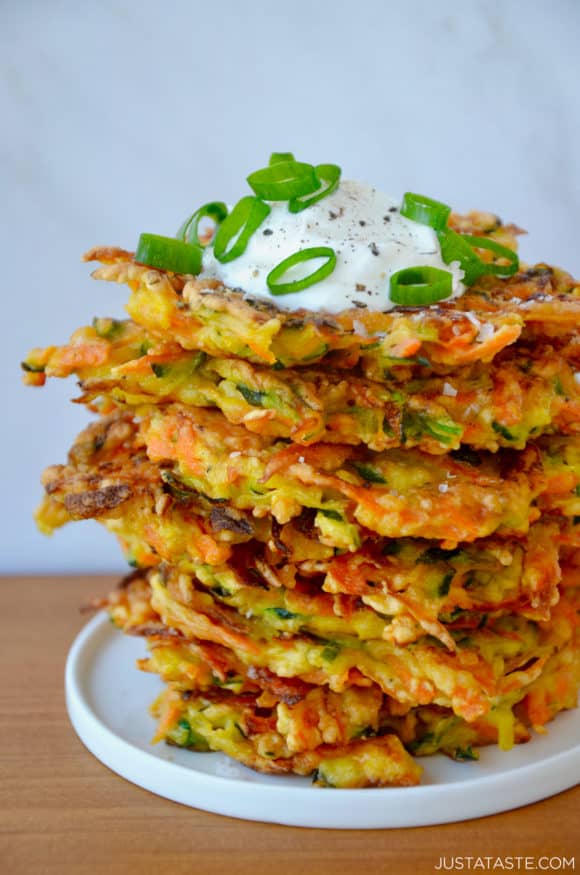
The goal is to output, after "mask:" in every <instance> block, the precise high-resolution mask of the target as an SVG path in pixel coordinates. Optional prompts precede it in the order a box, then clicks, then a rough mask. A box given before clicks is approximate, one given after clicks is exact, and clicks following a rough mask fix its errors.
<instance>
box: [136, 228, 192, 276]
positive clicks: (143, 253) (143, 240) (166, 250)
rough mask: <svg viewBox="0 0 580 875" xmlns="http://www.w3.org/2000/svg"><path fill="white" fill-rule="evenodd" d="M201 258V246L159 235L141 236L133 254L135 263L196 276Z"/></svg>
mask: <svg viewBox="0 0 580 875" xmlns="http://www.w3.org/2000/svg"><path fill="white" fill-rule="evenodd" d="M201 258H202V249H201V246H196V245H194V244H193V243H185V242H184V241H183V240H176V239H175V238H174V237H161V236H160V235H159V234H141V236H140V237H139V243H138V245H137V251H136V253H135V261H136V262H138V263H139V264H146V265H148V267H156V268H159V270H168V271H171V272H172V273H192V274H198V273H199V272H200V270H201Z"/></svg>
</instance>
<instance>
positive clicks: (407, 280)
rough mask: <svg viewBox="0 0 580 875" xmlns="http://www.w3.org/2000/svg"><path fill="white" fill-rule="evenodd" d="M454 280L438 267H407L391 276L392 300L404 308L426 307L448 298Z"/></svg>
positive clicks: (446, 271)
mask: <svg viewBox="0 0 580 875" xmlns="http://www.w3.org/2000/svg"><path fill="white" fill-rule="evenodd" d="M452 291H453V278H452V276H451V274H450V273H449V271H448V270H440V269H439V268H438V267H427V266H424V267H406V268H404V269H403V270H398V271H397V272H396V273H394V274H393V275H392V276H391V282H390V298H391V301H393V303H395V304H401V305H402V306H403V307H425V306H427V305H428V304H435V303H436V302H437V301H442V300H443V298H448V297H449V295H450V294H451V292H452Z"/></svg>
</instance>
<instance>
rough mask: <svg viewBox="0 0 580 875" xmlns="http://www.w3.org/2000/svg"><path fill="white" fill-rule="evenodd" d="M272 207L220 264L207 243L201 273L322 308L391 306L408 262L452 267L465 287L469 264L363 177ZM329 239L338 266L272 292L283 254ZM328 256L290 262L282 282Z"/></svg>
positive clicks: (278, 300) (279, 300)
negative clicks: (294, 207) (307, 201)
mask: <svg viewBox="0 0 580 875" xmlns="http://www.w3.org/2000/svg"><path fill="white" fill-rule="evenodd" d="M270 206H271V208H272V209H271V213H270V214H269V216H267V218H266V219H265V220H264V222H263V223H262V224H261V225H260V227H259V228H258V229H257V230H256V231H255V232H254V234H253V235H252V237H251V238H250V241H249V243H248V246H247V248H246V250H245V252H243V253H242V255H240V256H239V257H238V258H235V259H233V260H232V261H229V262H226V263H225V264H221V263H220V262H219V261H218V260H217V259H216V257H215V256H214V253H213V248H212V247H211V246H208V247H207V248H206V249H205V251H204V256H203V265H202V271H201V273H200V275H199V278H200V279H203V278H210V277H211V278H216V279H219V280H221V282H223V283H224V285H226V286H228V287H230V288H232V289H241V290H242V291H243V292H245V293H246V294H247V295H250V296H252V297H254V298H261V299H264V300H267V301H269V302H270V303H271V304H274V305H275V306H277V307H280V308H281V309H284V310H298V309H300V308H302V307H304V308H306V309H308V310H324V311H327V312H330V313H338V312H339V311H340V310H345V309H348V308H352V307H358V308H361V307H364V308H368V309H369V310H382V311H384V310H390V309H391V308H392V307H395V306H396V304H394V303H393V302H392V301H391V299H390V297H389V286H390V278H391V276H392V274H394V273H395V272H396V271H398V270H402V269H403V268H407V267H418V266H429V267H438V268H440V269H441V270H447V271H449V272H450V273H451V274H452V294H451V296H450V298H447V299H446V300H450V299H451V298H456V297H458V296H459V295H461V294H463V292H464V291H465V287H464V285H463V283H462V282H461V280H462V278H463V271H462V270H461V268H460V267H459V264H458V262H452V263H451V264H445V262H444V261H443V259H442V257H441V248H440V246H439V241H438V240H437V235H436V234H435V232H434V231H433V229H432V228H429V227H428V226H427V225H422V224H420V223H419V222H414V221H412V220H411V219H407V218H405V217H404V216H402V215H401V213H400V210H399V208H400V203H398V202H397V201H396V200H394V199H393V198H391V197H388V196H387V195H385V194H382V193H381V192H379V191H377V190H376V189H375V188H371V187H370V186H367V185H363V184H362V183H359V182H351V181H348V180H345V181H342V182H341V183H340V185H339V187H338V188H337V189H336V191H334V192H333V193H332V194H330V195H328V197H325V198H323V199H322V200H320V201H318V203H316V204H314V205H313V206H311V207H308V208H307V209H305V210H302V212H300V213H291V212H290V211H289V209H288V205H287V203H272V204H271V205H270ZM313 246H329V247H332V249H334V251H335V252H336V256H337V258H336V266H335V268H334V270H333V272H332V273H331V274H330V275H329V276H328V277H326V278H325V279H323V280H321V281H320V282H317V283H314V284H313V285H311V286H309V287H308V288H306V289H303V290H302V291H299V292H293V293H291V294H285V295H276V296H274V295H272V293H271V292H270V290H269V289H268V285H267V282H266V277H267V276H268V274H269V273H270V271H271V270H272V269H273V268H274V267H276V265H278V264H279V263H280V262H281V261H283V260H284V259H285V258H288V257H289V256H290V255H293V254H294V253H295V252H298V251H299V250H302V249H308V248H310V247H313ZM323 262H324V259H320V260H312V261H307V262H303V263H302V264H299V265H297V266H296V267H294V268H292V269H291V270H290V271H289V272H288V273H287V274H286V275H285V277H284V282H287V281H292V280H295V279H299V278H301V277H303V276H305V275H307V274H311V273H312V272H313V271H314V270H316V269H317V268H318V267H319V266H320V265H321V264H322V263H323Z"/></svg>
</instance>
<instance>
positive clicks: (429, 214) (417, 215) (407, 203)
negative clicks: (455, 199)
mask: <svg viewBox="0 0 580 875" xmlns="http://www.w3.org/2000/svg"><path fill="white" fill-rule="evenodd" d="M450 213H451V207H448V206H447V204H444V203H441V201H434V200H432V199H431V198H430V197H425V195H422V194H413V192H411V191H406V192H405V194H404V195H403V204H402V206H401V215H402V216H405V217H406V218H407V219H412V220H413V221H414V222H421V224H422V225H429V226H430V227H431V228H434V229H435V231H439V230H440V229H441V228H444V227H445V226H446V225H447V219H448V218H449V215H450Z"/></svg>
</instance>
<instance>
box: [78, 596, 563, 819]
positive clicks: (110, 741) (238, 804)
mask: <svg viewBox="0 0 580 875" xmlns="http://www.w3.org/2000/svg"><path fill="white" fill-rule="evenodd" d="M120 634H122V633H120V631H119V630H118V629H115V628H114V627H113V626H111V623H110V620H109V618H108V615H107V614H106V612H104V611H100V612H99V613H98V614H97V615H96V616H95V617H93V618H92V619H91V620H90V621H89V622H88V623H87V624H86V625H85V626H84V627H83V628H82V629H81V631H80V632H79V633H78V635H77V636H76V638H75V639H74V641H73V643H72V645H71V647H70V650H69V653H68V656H67V660H66V667H65V693H66V706H67V710H68V714H69V717H70V720H71V723H72V725H73V728H74V730H75V732H76V734H77V735H78V737H79V738H80V740H81V741H82V743H83V744H84V745H85V747H86V748H87V749H88V750H89V751H90V752H91V753H92V754H93V756H95V757H96V758H97V759H98V760H99V761H100V762H102V763H103V764H104V765H105V766H107V767H108V768H109V769H111V770H112V771H113V772H115V773H117V774H118V775H120V776H121V777H123V778H124V779H125V780H127V781H129V782H131V783H133V784H136V785H137V786H139V787H141V788H143V789H145V790H148V791H149V792H152V793H154V794H156V795H158V796H162V797H164V798H166V799H170V800H171V801H174V802H178V803H181V804H183V805H187V806H189V807H194V808H199V809H201V810H205V811H211V812H213V813H215V814H222V815H227V816H230V817H236V818H240V819H243V820H252V821H259V822H266V823H277V824H282V825H286V826H299V827H317V828H322V829H392V828H401V827H417V826H434V825H439V824H444V823H455V822H459V821H462V820H469V819H473V818H479V817H486V816H489V815H492V814H499V813H502V812H504V811H508V810H511V809H514V808H520V807H522V806H524V805H528V804H532V803H534V802H538V801H540V800H541V799H545V798H547V797H549V796H553V795H555V794H557V793H560V792H562V791H564V790H567V789H570V788H571V787H573V786H575V785H576V784H577V783H578V781H580V741H579V743H578V744H577V745H576V746H575V747H573V748H571V749H568V750H564V751H558V752H556V753H552V754H550V755H549V756H547V757H544V758H542V759H541V760H539V761H537V762H534V763H526V764H520V765H518V766H515V767H512V768H510V769H509V771H506V772H500V773H496V774H492V775H489V774H488V775H482V776H480V777H476V778H469V779H465V780H459V781H455V782H453V784H449V785H444V784H425V785H418V786H415V787H404V788H400V787H392V788H391V787H382V788H376V787H375V788H362V789H357V790H348V789H335V788H324V787H320V788H319V787H317V788H313V787H312V786H311V785H308V786H306V787H304V786H302V785H297V786H296V787H292V786H288V785H287V784H284V785H280V786H275V785H272V784H259V783H249V782H247V781H245V780H243V779H241V778H238V777H236V776H231V777H230V776H224V775H212V774H208V773H206V772H205V771H204V772H201V771H199V770H197V769H195V768H192V767H188V766H183V765H181V764H179V763H174V762H170V761H168V760H166V759H163V758H162V757H159V756H157V755H155V754H154V753H153V752H149V751H147V750H143V749H142V748H140V747H138V746H137V745H135V744H132V743H131V742H130V741H129V740H127V739H126V738H124V737H123V736H122V735H120V734H119V733H118V732H116V731H115V730H114V729H112V728H111V727H110V726H108V725H107V724H106V722H105V721H104V720H103V718H102V717H101V716H100V715H99V714H98V713H97V710H96V709H95V708H94V707H93V706H92V704H91V702H90V700H89V697H88V696H87V691H86V689H85V687H86V682H87V678H84V679H83V673H85V674H86V673H87V672H89V674H90V670H91V668H92V666H91V663H90V662H88V663H87V660H88V659H89V657H90V651H91V650H93V649H94V648H95V646H97V648H98V647H102V646H103V643H104V642H106V643H111V644H113V645H114V641H113V637H114V636H117V635H120ZM107 638H110V642H107V641H106V639H107ZM99 639H102V640H100V641H99ZM147 705H148V703H146V706H145V707H147ZM564 761H565V762H564ZM522 772H525V773H526V781H520V780H519V777H520V775H521V773H522ZM575 776H577V777H575ZM490 786H491V787H492V788H493V792H492V793H491V794H489V793H478V792H477V791H478V790H482V791H484V790H489V788H490ZM226 789H227V791H228V792H227V793H224V790H226ZM320 793H322V794H323V797H320V796H319V795H318V794H320ZM312 794H316V795H315V796H313V795H312ZM442 797H443V798H444V799H445V805H441V806H435V807H433V803H434V802H442V801H443V798H442ZM491 797H493V798H491ZM316 798H318V799H320V800H322V798H324V805H315V806H314V807H313V809H312V807H311V806H310V805H308V804H305V803H306V802H307V800H308V802H310V801H311V800H312V799H316ZM498 800H499V801H498ZM402 803H405V804H404V805H403V804H402ZM306 812H308V813H306Z"/></svg>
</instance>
